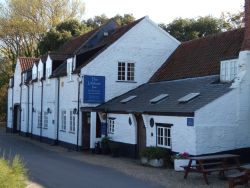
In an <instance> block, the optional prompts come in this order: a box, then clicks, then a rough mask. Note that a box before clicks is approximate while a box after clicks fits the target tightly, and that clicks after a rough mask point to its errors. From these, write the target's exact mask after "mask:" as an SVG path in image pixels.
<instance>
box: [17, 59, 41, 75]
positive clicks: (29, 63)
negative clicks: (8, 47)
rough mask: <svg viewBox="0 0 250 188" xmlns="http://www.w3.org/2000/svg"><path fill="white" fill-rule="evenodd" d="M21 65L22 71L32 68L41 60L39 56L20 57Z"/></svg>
mask: <svg viewBox="0 0 250 188" xmlns="http://www.w3.org/2000/svg"><path fill="white" fill-rule="evenodd" d="M18 60H19V62H20V66H21V71H22V72H24V71H27V70H28V69H31V68H32V67H33V65H34V63H37V62H38V61H39V58H33V57H19V58H18Z"/></svg>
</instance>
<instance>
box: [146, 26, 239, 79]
mask: <svg viewBox="0 0 250 188" xmlns="http://www.w3.org/2000/svg"><path fill="white" fill-rule="evenodd" d="M243 39H244V28H243V29H237V30H232V31H227V32H224V33H219V34H215V35H210V36H207V37H203V38H200V39H195V40H191V41H188V42H184V43H182V44H181V45H180V46H179V47H178V48H177V49H176V50H175V52H174V53H173V54H172V55H171V56H170V57H169V58H168V59H167V60H166V62H165V63H164V64H163V65H162V66H161V67H160V68H159V69H158V71H157V72H156V73H155V74H154V75H153V76H152V78H151V79H150V82H159V81H166V80H177V79H184V78H193V77H202V76H209V75H218V74H219V73H220V61H221V60H225V59H232V58H236V57H238V55H239V52H240V50H241V45H242V43H243Z"/></svg>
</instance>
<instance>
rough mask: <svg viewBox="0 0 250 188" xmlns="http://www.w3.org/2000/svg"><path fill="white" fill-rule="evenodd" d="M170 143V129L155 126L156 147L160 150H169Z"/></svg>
mask: <svg viewBox="0 0 250 188" xmlns="http://www.w3.org/2000/svg"><path fill="white" fill-rule="evenodd" d="M166 133H167V134H166ZM168 133H169V135H168ZM171 143H172V138H171V127H170V126H159V125H157V126H156V145H157V146H158V147H162V148H171Z"/></svg>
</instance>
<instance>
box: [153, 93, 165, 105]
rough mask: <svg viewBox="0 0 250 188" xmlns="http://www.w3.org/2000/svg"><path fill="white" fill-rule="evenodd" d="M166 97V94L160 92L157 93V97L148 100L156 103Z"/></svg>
mask: <svg viewBox="0 0 250 188" xmlns="http://www.w3.org/2000/svg"><path fill="white" fill-rule="evenodd" d="M167 97H168V94H160V95H158V96H157V97H155V98H153V99H151V100H150V103H151V104H156V103H158V102H160V101H162V100H163V99H165V98H167Z"/></svg>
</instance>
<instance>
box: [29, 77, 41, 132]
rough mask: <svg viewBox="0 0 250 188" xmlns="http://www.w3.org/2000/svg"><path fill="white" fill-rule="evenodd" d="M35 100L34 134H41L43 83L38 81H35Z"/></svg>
mask: <svg viewBox="0 0 250 188" xmlns="http://www.w3.org/2000/svg"><path fill="white" fill-rule="evenodd" d="M33 84H34V91H33V92H34V101H33V108H34V112H33V125H31V126H33V132H32V133H33V134H34V135H37V136H40V135H41V132H40V129H41V128H40V127H38V112H40V111H41V90H42V86H41V83H39V81H38V82H34V83H33Z"/></svg>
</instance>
